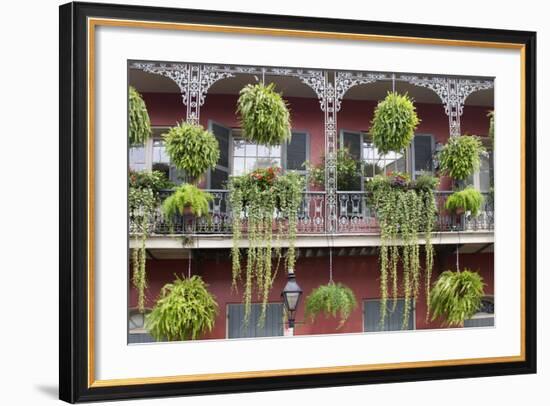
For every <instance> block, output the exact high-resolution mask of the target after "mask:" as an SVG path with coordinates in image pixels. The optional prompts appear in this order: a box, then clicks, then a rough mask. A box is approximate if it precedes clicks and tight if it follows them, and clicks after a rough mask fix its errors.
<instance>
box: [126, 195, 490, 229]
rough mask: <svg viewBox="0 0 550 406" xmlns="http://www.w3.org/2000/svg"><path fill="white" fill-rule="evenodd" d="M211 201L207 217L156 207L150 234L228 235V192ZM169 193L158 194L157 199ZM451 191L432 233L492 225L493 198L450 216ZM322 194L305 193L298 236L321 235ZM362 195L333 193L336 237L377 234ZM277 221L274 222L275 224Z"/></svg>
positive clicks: (441, 200) (441, 198)
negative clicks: (170, 213)
mask: <svg viewBox="0 0 550 406" xmlns="http://www.w3.org/2000/svg"><path fill="white" fill-rule="evenodd" d="M208 192H209V193H211V194H212V196H213V200H212V202H211V203H210V212H209V214H208V216H204V217H201V218H195V217H194V216H190V215H177V216H174V218H172V219H167V218H165V216H164V214H163V213H162V210H161V208H160V207H158V208H157V210H156V211H155V213H154V215H153V216H152V218H151V219H150V221H149V234H150V235H155V234H156V235H166V234H180V235H182V234H190V235H194V234H231V232H232V212H231V208H230V206H229V191H227V190H208ZM170 193H171V191H170V190H166V191H163V192H161V196H160V197H161V200H163V199H165V198H166V197H167V196H168V195H169V194H170ZM451 193H452V192H436V206H437V213H438V214H437V220H436V227H435V230H434V231H477V230H480V231H481V230H483V231H489V230H492V229H493V226H494V209H493V199H492V198H491V196H489V194H487V193H486V194H484V195H485V196H484V197H485V202H484V205H483V207H482V209H481V212H480V214H479V215H478V216H477V217H473V216H470V215H468V213H466V214H462V215H453V214H451V213H448V212H447V211H446V210H445V201H446V199H447V197H448V196H449V195H450V194H451ZM325 196H326V195H325V192H322V191H307V192H304V193H303V199H302V203H301V206H300V209H299V210H298V224H297V225H298V234H323V233H325V225H326V223H327V222H326V204H325V203H326V202H325V200H326V199H325ZM368 199H369V196H368V194H367V193H366V192H347V191H339V192H337V200H338V202H337V207H338V210H337V214H338V224H337V230H336V233H337V234H353V233H361V234H369V233H378V232H379V231H380V230H379V226H378V221H377V219H376V213H375V211H374V209H373V208H372V207H371V206H370V205H369V204H368V203H369V201H368ZM138 216H139V213H130V233H131V234H134V233H135V232H136V231H137V230H138V228H137V224H136V222H135V221H134V220H135V219H136V218H137V217H138ZM242 216H243V221H242V222H241V223H242V226H243V228H244V230H243V231H246V211H245V212H243V213H242ZM278 216H279V213H277V212H275V213H274V226H275V224H283V225H284V224H285V219H282V218H280V217H278ZM276 220H278V221H276Z"/></svg>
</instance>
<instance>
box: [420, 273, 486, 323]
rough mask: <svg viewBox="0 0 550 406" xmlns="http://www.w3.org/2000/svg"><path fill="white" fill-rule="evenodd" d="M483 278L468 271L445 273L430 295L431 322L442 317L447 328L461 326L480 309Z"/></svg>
mask: <svg viewBox="0 0 550 406" xmlns="http://www.w3.org/2000/svg"><path fill="white" fill-rule="evenodd" d="M484 285H485V284H484V283H483V278H482V277H481V275H479V273H477V272H472V271H470V270H468V269H465V270H463V271H461V272H460V271H457V272H453V271H445V272H443V273H442V274H441V276H440V277H439V278H438V279H437V282H436V283H435V285H434V287H433V289H432V291H431V293H430V306H429V307H430V312H431V314H432V321H433V320H435V319H437V318H438V317H443V318H444V319H445V322H446V324H447V325H449V326H462V325H463V324H464V320H467V319H469V318H471V317H472V316H473V315H474V314H476V313H477V312H478V311H479V309H480V307H481V299H482V298H483V295H484V293H483V287H484Z"/></svg>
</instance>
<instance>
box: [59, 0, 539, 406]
mask: <svg viewBox="0 0 550 406" xmlns="http://www.w3.org/2000/svg"><path fill="white" fill-rule="evenodd" d="M59 13H60V34H59V48H60V72H59V74H60V77H59V79H60V88H59V92H60V98H59V99H60V113H59V120H60V140H59V141H60V142H59V144H60V161H59V169H60V171H59V181H60V192H59V198H60V206H59V217H60V223H59V228H60V252H59V263H60V269H59V272H60V273H59V312H60V314H59V315H60V325H59V336H60V340H59V354H60V358H59V397H60V399H62V400H64V401H67V402H71V403H74V402H83V401H98V400H109V399H127V398H140V397H142V398H144V397H159V396H181V395H196V394H214V393H236V392H250V391H266V390H276V389H297V388H312V387H327V386H344V385H357V384H372V383H390V382H404V381H423V380H431V379H449V378H465V377H481V376H497V375H512V374H525V373H535V372H536V140H535V135H536V111H535V106H536V33H534V32H528V31H511V30H497V29H481V28H464V27H451V26H437V25H420V24H403V23H390V22H373V21H357V20H343V19H326V18H310V17H296V16H281V15H264V14H248V13H234V12H218V11H207V10H187V9H173V8H160V7H144V6H125V5H115V4H94V3H68V4H65V5H62V6H60V9H59ZM88 17H96V18H102V17H103V18H119V19H134V20H143V21H162V22H180V23H200V24H213V25H234V26H247V27H262V28H278V29H298V30H312V31H326V32H346V33H358V34H375V35H391V36H407V37H421V38H437V39H452V40H472V41H484V42H500V43H515V44H523V45H525V84H524V86H525V154H526V156H525V157H524V163H525V167H524V174H525V197H524V204H525V218H524V219H523V221H524V229H525V241H524V243H525V252H524V267H525V292H524V298H525V361H519V362H503V363H484V364H475V365H474V364H470V365H456V366H444V367H420V368H418V367H417V368H399V369H393V370H385V371H364V372H344V373H340V372H339V373H317V374H308V375H298V376H281V377H270V378H243V379H223V380H214V381H196V382H181V383H165V384H144V385H128V386H111V387H91V388H89V387H88V377H87V373H88V327H87V303H88V286H87V262H88V256H87V250H88V239H87V232H88V230H87V208H88V193H87V182H88V179H87V96H88V95H87V69H88V67H87V18H88Z"/></svg>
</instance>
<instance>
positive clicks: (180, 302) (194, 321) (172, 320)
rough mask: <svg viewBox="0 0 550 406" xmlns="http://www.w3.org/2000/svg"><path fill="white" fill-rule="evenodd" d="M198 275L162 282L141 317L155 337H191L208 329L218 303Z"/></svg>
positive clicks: (172, 338)
mask: <svg viewBox="0 0 550 406" xmlns="http://www.w3.org/2000/svg"><path fill="white" fill-rule="evenodd" d="M207 288H208V285H207V284H206V283H204V281H203V280H202V279H201V277H200V276H197V275H194V276H191V277H189V278H179V277H177V276H176V280H175V281H174V282H172V283H168V284H166V285H164V286H163V287H162V289H161V291H160V295H159V298H158V299H157V302H156V303H155V306H154V307H153V310H152V311H151V313H149V314H148V315H147V317H146V319H145V327H146V328H147V330H148V331H149V333H150V334H151V335H152V336H153V337H154V338H155V339H156V340H157V341H161V340H168V341H176V340H181V341H183V340H195V339H197V338H200V336H201V335H202V334H204V333H207V332H209V331H212V328H213V327H214V323H215V321H216V316H217V314H218V304H217V303H216V298H215V297H214V296H213V295H212V294H211V293H210V292H209V291H208V289H207Z"/></svg>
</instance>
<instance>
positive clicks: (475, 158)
mask: <svg viewBox="0 0 550 406" xmlns="http://www.w3.org/2000/svg"><path fill="white" fill-rule="evenodd" d="M484 153H485V148H484V147H483V145H482V143H481V141H480V139H479V137H477V136H475V135H461V136H458V137H450V138H449V140H448V141H447V143H446V144H445V146H444V147H443V149H442V150H441V152H440V153H439V167H440V169H441V172H442V173H444V174H446V175H449V176H451V177H452V178H454V179H458V180H464V179H466V178H467V177H468V176H470V175H472V174H473V173H474V172H475V171H477V170H478V169H479V165H480V162H481V161H480V156H481V155H482V154H484Z"/></svg>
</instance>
